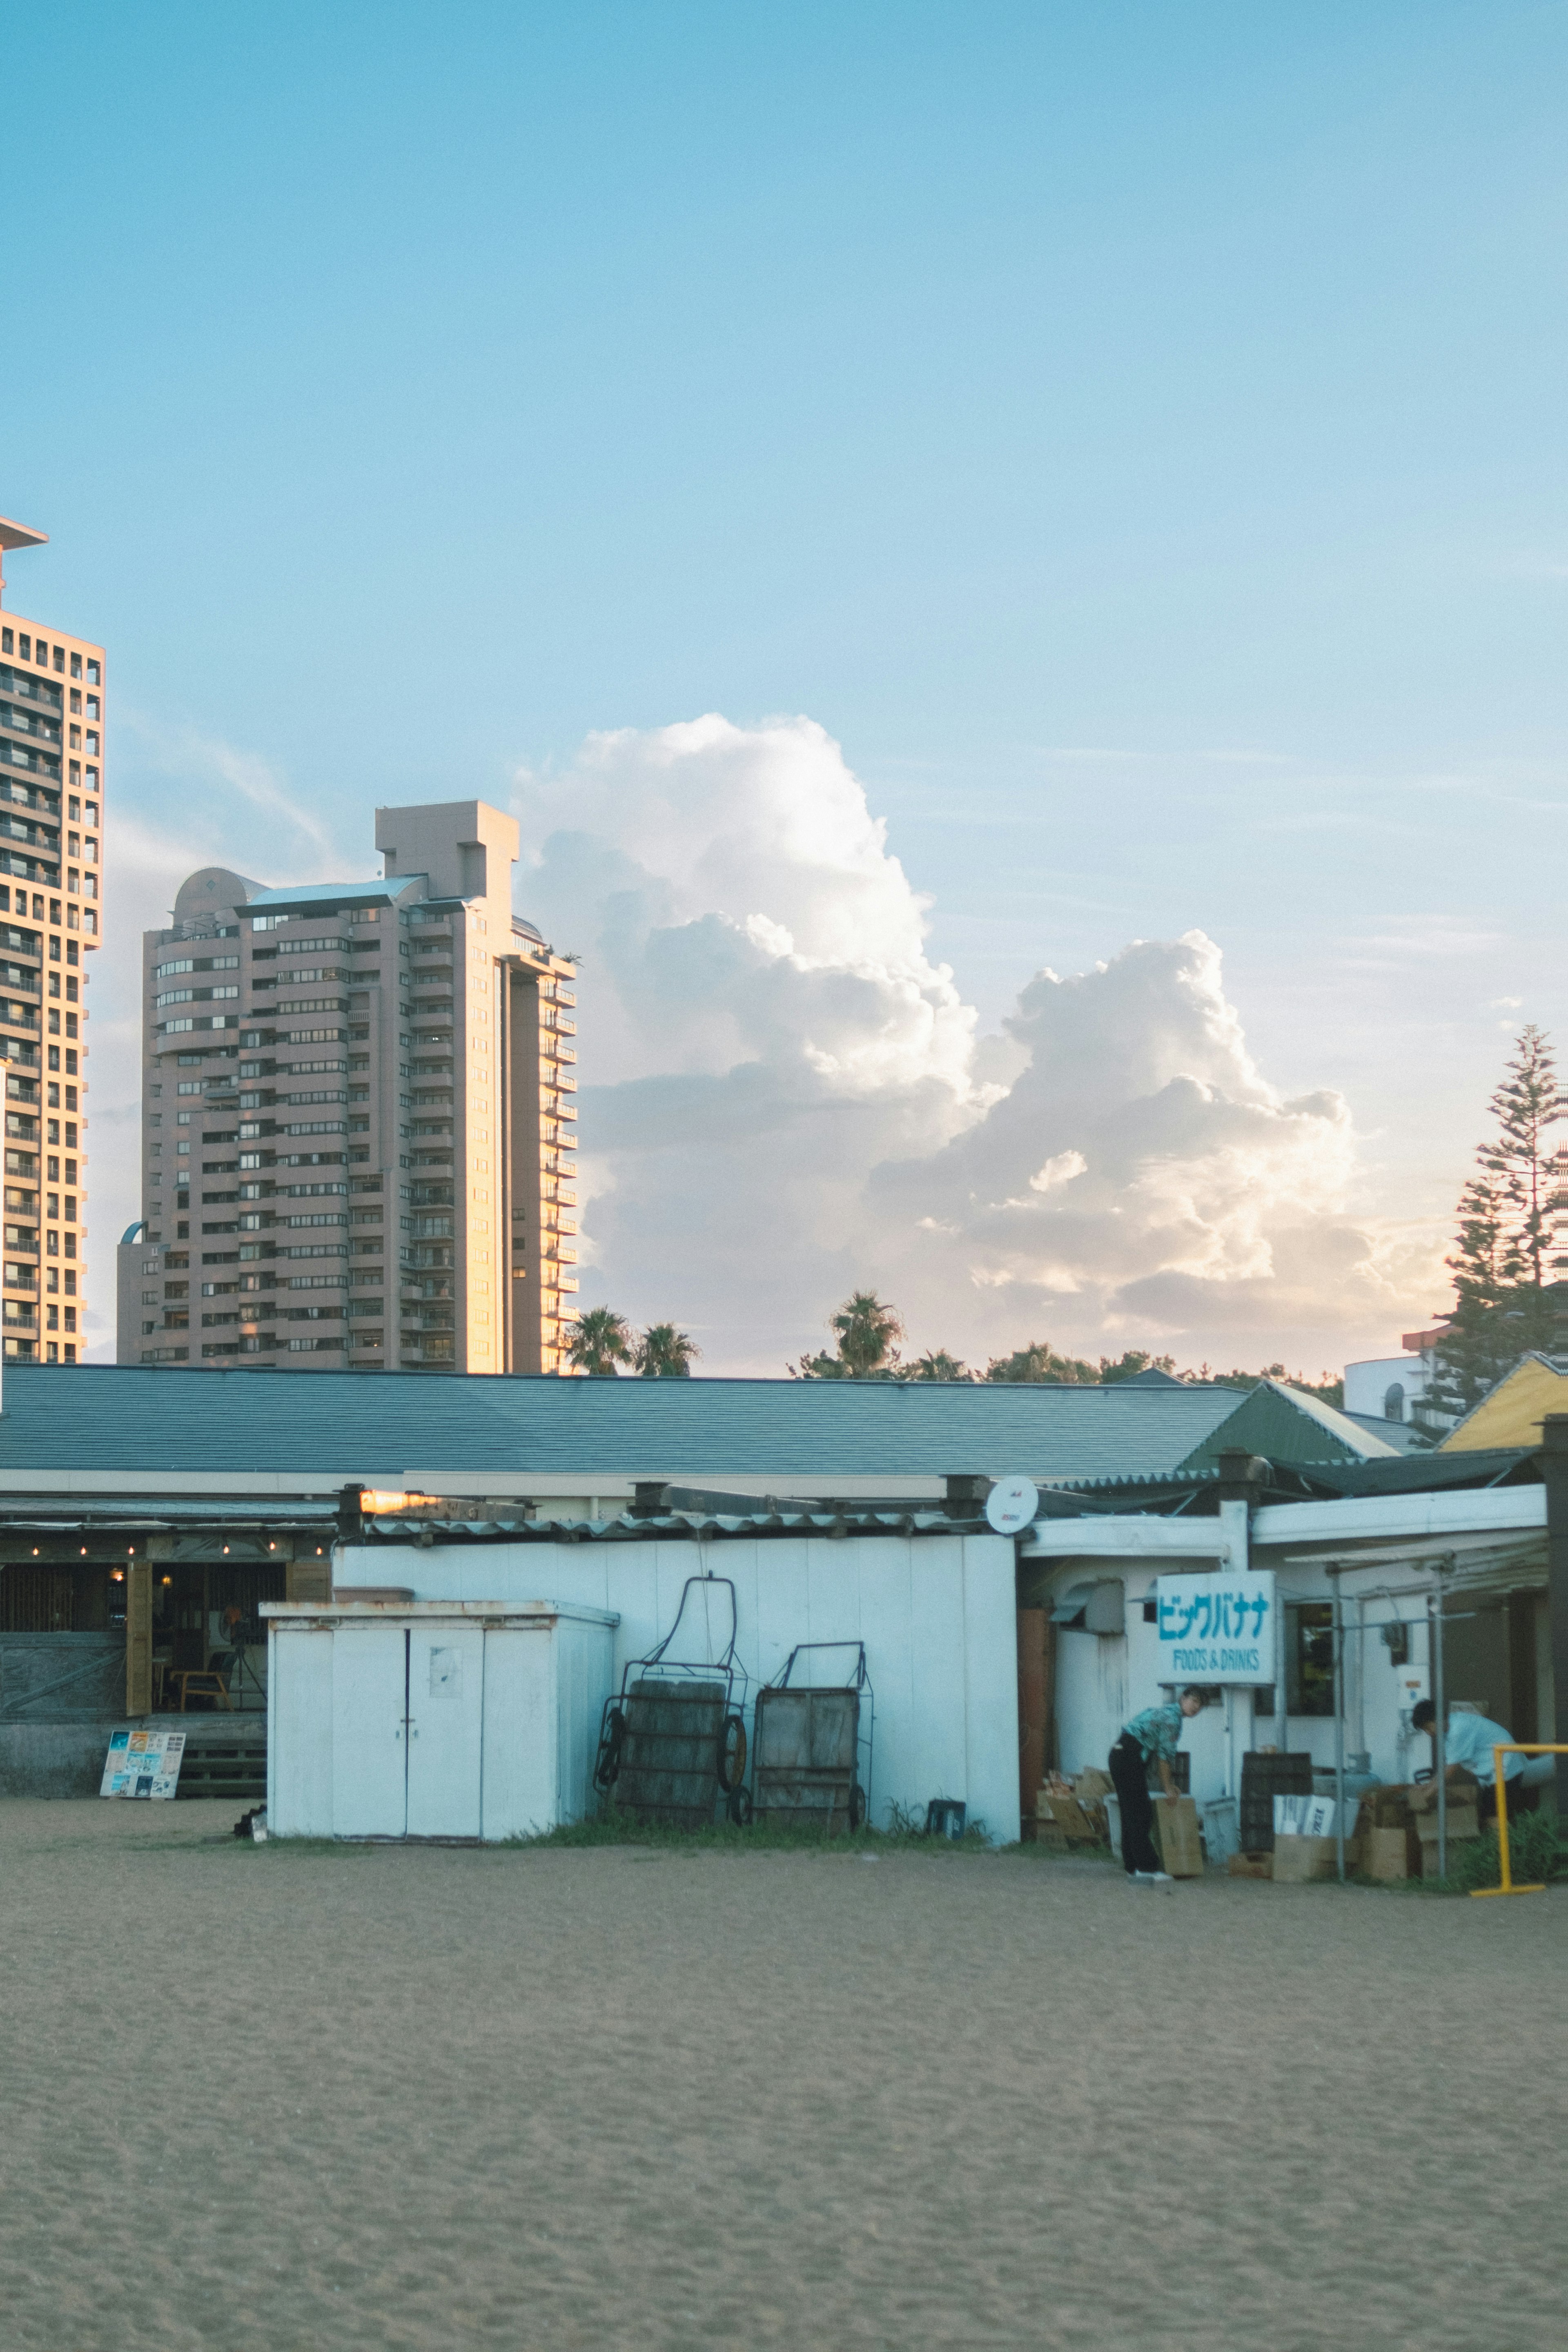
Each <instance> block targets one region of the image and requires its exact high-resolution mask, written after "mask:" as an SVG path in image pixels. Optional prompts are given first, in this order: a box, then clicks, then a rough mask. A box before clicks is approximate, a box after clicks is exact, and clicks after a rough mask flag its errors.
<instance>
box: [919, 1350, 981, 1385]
mask: <svg viewBox="0 0 1568 2352" xmlns="http://www.w3.org/2000/svg"><path fill="white" fill-rule="evenodd" d="M909 1377H910V1380H911V1381H972V1380H973V1378H974V1375H973V1372H972V1371H971V1370H970V1369H969V1366H968V1365H967V1364H963V1363H960V1361H959V1360H958V1358H957V1357H956V1356H950V1355H949V1354H948V1352H947V1349H945V1348H928V1349H927V1350H926V1352H925V1354H924V1355H923V1356H917V1357H916V1358H915V1360H914V1362H913V1363H912V1364H911V1365H910V1370H909Z"/></svg>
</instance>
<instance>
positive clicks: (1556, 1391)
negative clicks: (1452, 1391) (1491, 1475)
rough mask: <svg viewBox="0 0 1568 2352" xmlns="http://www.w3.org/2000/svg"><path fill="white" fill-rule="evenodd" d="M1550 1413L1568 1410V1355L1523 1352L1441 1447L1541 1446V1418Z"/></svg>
mask: <svg viewBox="0 0 1568 2352" xmlns="http://www.w3.org/2000/svg"><path fill="white" fill-rule="evenodd" d="M1549 1412H1568V1356H1545V1355H1542V1354H1540V1353H1532V1354H1531V1355H1528V1356H1521V1358H1520V1360H1519V1361H1518V1363H1517V1364H1515V1366H1514V1368H1513V1370H1511V1371H1510V1372H1505V1373H1504V1374H1503V1376H1502V1378H1501V1380H1500V1381H1498V1382H1497V1384H1496V1386H1495V1387H1493V1388H1490V1389H1489V1390H1488V1391H1487V1393H1486V1395H1485V1396H1484V1397H1482V1399H1481V1401H1480V1402H1479V1404H1477V1405H1472V1406H1471V1407H1470V1410H1469V1412H1468V1413H1467V1414H1466V1415H1465V1417H1464V1419H1463V1421H1461V1422H1459V1423H1457V1424H1456V1425H1455V1427H1454V1428H1452V1429H1451V1430H1450V1431H1449V1432H1448V1434H1447V1437H1445V1438H1444V1440H1443V1443H1442V1444H1441V1445H1440V1446H1439V1448H1438V1452H1439V1453H1441V1454H1468V1453H1471V1452H1473V1451H1474V1450H1476V1449H1478V1448H1481V1449H1485V1448H1489V1447H1491V1446H1498V1445H1539V1444H1540V1443H1541V1423H1542V1419H1543V1418H1544V1416H1545V1415H1546V1414H1547V1413H1549Z"/></svg>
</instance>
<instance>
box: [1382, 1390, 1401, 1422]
mask: <svg viewBox="0 0 1568 2352" xmlns="http://www.w3.org/2000/svg"><path fill="white" fill-rule="evenodd" d="M1383 1417H1384V1421H1403V1420H1404V1418H1405V1383H1404V1381H1390V1382H1389V1384H1388V1386H1387V1388H1385V1389H1384V1392H1383Z"/></svg>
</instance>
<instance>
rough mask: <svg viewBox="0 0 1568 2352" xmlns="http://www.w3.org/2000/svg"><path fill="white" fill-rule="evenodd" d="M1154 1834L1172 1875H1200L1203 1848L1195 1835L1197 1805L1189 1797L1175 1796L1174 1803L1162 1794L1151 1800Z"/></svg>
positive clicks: (1201, 1871) (1196, 1830)
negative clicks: (1152, 1803) (1152, 1801)
mask: <svg viewBox="0 0 1568 2352" xmlns="http://www.w3.org/2000/svg"><path fill="white" fill-rule="evenodd" d="M1154 1838H1155V1843H1157V1845H1158V1846H1159V1849H1160V1853H1161V1856H1162V1858H1163V1863H1164V1866H1165V1868H1166V1869H1167V1870H1168V1871H1169V1872H1170V1874H1171V1876H1172V1877H1173V1878H1201V1877H1202V1876H1203V1874H1204V1849H1203V1841H1202V1839H1201V1838H1200V1837H1199V1835H1198V1809H1197V1806H1196V1804H1195V1803H1194V1801H1193V1799H1192V1798H1191V1797H1178V1798H1177V1799H1176V1801H1175V1803H1174V1804H1171V1803H1169V1802H1168V1801H1167V1800H1166V1799H1165V1798H1163V1797H1157V1798H1156V1799H1155V1800H1154Z"/></svg>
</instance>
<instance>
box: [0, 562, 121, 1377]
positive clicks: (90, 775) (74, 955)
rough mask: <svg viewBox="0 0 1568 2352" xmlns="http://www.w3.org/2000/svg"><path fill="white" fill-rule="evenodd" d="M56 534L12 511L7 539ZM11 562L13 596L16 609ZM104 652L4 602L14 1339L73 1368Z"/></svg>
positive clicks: (81, 1298) (2, 767)
mask: <svg viewBox="0 0 1568 2352" xmlns="http://www.w3.org/2000/svg"><path fill="white" fill-rule="evenodd" d="M44 543H45V533H44V532H43V531H41V530H29V529H28V528H27V526H26V524H25V523H18V522H8V521H7V520H5V518H4V517H0V564H3V562H4V557H5V551H7V550H16V549H21V548H27V547H41V546H42V545H43V544H44ZM4 590H5V576H4V572H3V571H0V605H3V604H4ZM104 701H105V692H104V661H103V647H102V646H97V645H90V644H89V642H88V640H87V639H86V638H85V637H77V636H72V635H69V633H68V631H66V630H63V629H57V628H55V627H53V626H52V625H50V624H49V623H47V622H38V621H25V620H23V619H22V617H21V615H20V614H13V613H0V1060H3V1061H4V1063H5V1234H4V1238H5V1285H4V1300H5V1304H4V1308H3V1310H0V1312H3V1315H4V1325H5V1336H4V1345H5V1356H6V1359H7V1360H11V1361H20V1362H23V1363H44V1364H74V1363H75V1362H76V1361H77V1360H78V1350H79V1349H80V1348H81V1346H82V1331H83V1328H84V1326H85V1323H86V1319H87V1310H86V1299H87V1250H86V1242H87V1223H86V1215H87V1158H88V1152H87V1123H88V1108H87V1092H88V1073H87V1058H88V1044H87V1019H88V1008H87V1003H86V996H85V992H86V988H87V983H88V980H89V972H88V970H87V964H86V960H85V953H84V951H85V950H91V949H93V948H96V947H98V946H99V944H100V940H101V939H102V873H103V857H102V843H103V775H104V768H103V737H104Z"/></svg>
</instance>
